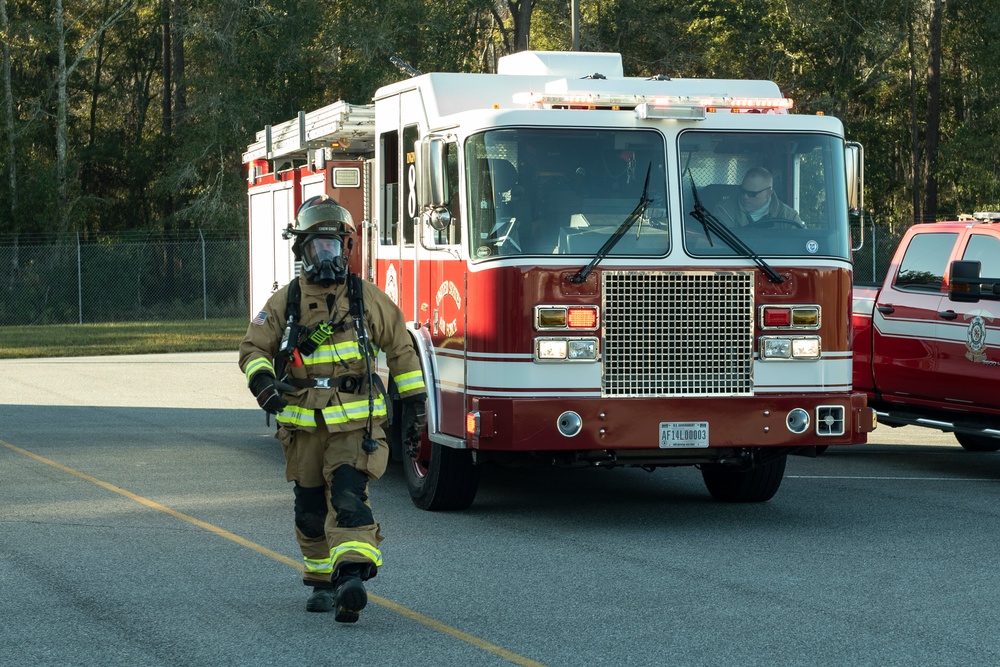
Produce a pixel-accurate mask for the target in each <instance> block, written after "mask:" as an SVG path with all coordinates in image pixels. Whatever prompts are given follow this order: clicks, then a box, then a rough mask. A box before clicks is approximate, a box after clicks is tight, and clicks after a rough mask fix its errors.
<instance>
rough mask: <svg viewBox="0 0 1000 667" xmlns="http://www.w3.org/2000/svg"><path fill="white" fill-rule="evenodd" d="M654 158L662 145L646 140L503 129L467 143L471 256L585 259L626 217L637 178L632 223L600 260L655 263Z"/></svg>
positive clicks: (633, 135) (658, 224) (662, 181)
mask: <svg viewBox="0 0 1000 667" xmlns="http://www.w3.org/2000/svg"><path fill="white" fill-rule="evenodd" d="M664 156H665V149H664V143H663V137H662V135H661V134H660V133H659V132H654V131H649V130H606V129H602V130H597V129H581V128H572V129H566V128H508V129H502V130H490V131H487V132H483V133H481V134H478V135H475V136H472V137H470V138H469V139H468V141H467V142H466V145H465V168H466V175H467V179H466V180H467V183H468V191H467V196H468V202H469V213H470V215H469V216H468V217H469V220H470V224H471V226H472V227H471V233H470V234H469V237H470V239H471V242H472V248H471V251H472V256H473V257H478V258H489V257H494V256H497V255H534V254H545V255H551V254H560V255H581V256H588V257H594V256H595V255H596V254H597V253H598V252H599V251H600V250H601V248H602V247H604V246H605V244H606V243H607V242H608V240H609V239H611V238H612V237H613V236H614V235H615V233H616V232H617V231H618V230H619V229H620V227H621V225H622V221H623V220H625V219H626V218H628V217H629V215H630V214H631V213H633V211H635V210H636V202H637V201H639V200H640V199H641V198H642V196H643V188H644V185H645V183H646V178H647V174H648V175H649V184H648V187H647V188H646V199H648V200H649V201H648V203H647V205H646V206H645V207H644V208H643V210H642V212H641V216H642V217H641V220H639V221H637V222H636V224H635V226H634V227H633V228H632V229H633V232H632V233H629V234H626V235H625V236H623V237H622V238H620V239H619V240H618V241H617V242H616V243H615V244H614V245H613V246H612V247H610V250H608V251H607V254H608V255H611V256H615V255H628V256H663V255H665V254H666V253H667V251H668V250H669V235H668V233H667V215H666V204H665V196H664V193H665V192H666V170H665V169H664ZM640 223H641V224H640ZM636 230H637V233H636Z"/></svg>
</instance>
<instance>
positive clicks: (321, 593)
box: [306, 587, 334, 612]
mask: <svg viewBox="0 0 1000 667" xmlns="http://www.w3.org/2000/svg"><path fill="white" fill-rule="evenodd" d="M333 593H334V591H333V589H332V588H317V587H314V588H313V592H312V595H310V596H309V599H308V600H306V611H317V612H324V611H333Z"/></svg>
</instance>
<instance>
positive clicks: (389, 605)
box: [0, 440, 545, 667]
mask: <svg viewBox="0 0 1000 667" xmlns="http://www.w3.org/2000/svg"><path fill="white" fill-rule="evenodd" d="M0 445H3V446H4V447H6V448H7V449H9V450H11V451H14V452H17V453H18V454H22V455H24V456H27V457H28V458H31V459H34V460H36V461H38V462H39V463H44V464H45V465H48V466H52V467H53V468H56V469H57V470H61V471H63V472H65V473H67V474H69V475H73V476H74V477H79V478H80V479H82V480H85V481H87V482H90V483H91V484H95V485H97V486H99V487H101V488H102V489H106V490H108V491H111V492H112V493H117V494H118V495H120V496H124V497H126V498H128V499H129V500H134V501H135V502H137V503H139V504H140V505H145V506H146V507H148V508H150V509H154V510H157V511H158V512H163V513H164V514H169V515H170V516H172V517H174V518H175V519H180V520H181V521H186V522H188V523H190V524H192V525H195V526H198V527H199V528H202V529H204V530H207V531H208V532H210V533H212V534H214V535H218V536H219V537H224V538H226V539H227V540H230V541H232V542H235V543H236V544H239V545H240V546H243V547H246V548H248V549H252V550H253V551H256V552H257V553H259V554H262V555H264V556H267V557H268V558H270V559H272V560H276V561H278V562H279V563H284V564H285V565H288V566H289V567H293V568H295V569H296V570H298V571H299V572H302V571H303V567H302V564H301V563H299V562H298V561H296V560H294V559H292V558H289V557H288V556H284V555H282V554H279V553H278V552H276V551H271V550H270V549H268V548H267V547H265V546H262V545H260V544H257V543H256V542H251V541H250V540H248V539H246V538H243V537H240V536H239V535H237V534H235V533H230V532H229V531H228V530H225V529H223V528H219V527H218V526H215V525H212V524H210V523H206V522H204V521H202V520H200V519H196V518H194V517H193V516H190V515H188V514H184V513H183V512H178V511H177V510H175V509H171V508H169V507H167V506H166V505H161V504H160V503H158V502H156V501H154V500H150V499H149V498H143V497H142V496H139V495H136V494H134V493H132V492H131V491H127V490H125V489H123V488H121V487H118V486H115V485H114V484H108V483H107V482H104V481H102V480H99V479H97V478H96V477H91V476H90V475H88V474H86V473H82V472H80V471H79V470H74V469H72V468H68V467H66V466H64V465H62V464H61V463H56V462H55V461H52V460H50V459H47V458H45V457H44V456H39V455H38V454H35V453H34V452H29V451H28V450H26V449H21V448H20V447H17V446H15V445H12V444H10V443H9V442H6V441H4V440H0ZM368 599H369V600H371V601H372V602H374V603H375V604H377V605H380V606H382V607H385V608H386V609H389V610H390V611H394V612H396V613H397V614H399V615H401V616H405V617H406V618H408V619H410V620H411V621H415V622H417V623H420V624H421V625H424V626H426V627H428V628H430V629H432V630H437V631H438V632H442V633H444V634H446V635H449V636H451V637H454V638H455V639H458V640H460V641H463V642H465V643H467V644H470V645H472V646H475V647H476V648H478V649H482V650H483V651H486V652H488V653H492V654H493V655H496V656H498V657H500V658H503V659H504V660H507V661H508V662H511V663H513V664H515V665H521V666H522V667H545V665H544V664H543V663H540V662H537V661H535V660H531V659H530V658H525V657H524V656H521V655H518V654H517V653H514V652H513V651H508V650H507V649H505V648H503V647H501V646H497V645H496V644H492V643H490V642H488V641H486V640H485V639H480V638H479V637H476V636H475V635H470V634H469V633H467V632H462V631H461V630H459V629H457V628H453V627H451V626H450V625H446V624H444V623H442V622H440V621H438V620H436V619H434V618H431V617H430V616H426V615H424V614H421V613H420V612H418V611H413V610H412V609H409V608H407V607H404V606H403V605H400V604H396V603H395V602H393V601H391V600H387V599H385V598H383V597H380V596H378V595H369V596H368Z"/></svg>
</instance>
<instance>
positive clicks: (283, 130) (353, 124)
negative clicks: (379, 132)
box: [243, 101, 375, 164]
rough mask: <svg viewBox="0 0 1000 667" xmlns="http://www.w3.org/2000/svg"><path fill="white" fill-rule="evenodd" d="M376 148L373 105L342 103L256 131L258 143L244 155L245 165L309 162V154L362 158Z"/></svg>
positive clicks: (251, 145) (301, 114) (302, 113)
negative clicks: (299, 160)
mask: <svg viewBox="0 0 1000 667" xmlns="http://www.w3.org/2000/svg"><path fill="white" fill-rule="evenodd" d="M374 146H375V107H374V105H364V104H348V103H347V102H344V101H340V102H334V103H333V104H330V105H328V106H325V107H322V108H321V109H316V110H315V111H310V112H309V113H306V112H305V111H300V112H299V115H298V117H296V118H293V119H292V120H289V121H285V122H284V123H279V124H277V125H273V126H272V125H267V126H265V127H264V129H263V130H261V131H259V132H257V137H256V141H255V142H254V143H252V144H250V145H249V146H248V147H247V151H246V152H245V153H244V154H243V164H249V163H251V162H253V161H254V160H268V161H278V162H280V161H289V160H292V159H294V158H299V159H303V158H305V159H308V160H309V162H312V161H313V160H312V159H309V158H310V151H313V152H315V151H321V150H322V151H323V154H324V158H325V157H334V156H336V155H363V154H366V153H371V152H372V151H373V150H374Z"/></svg>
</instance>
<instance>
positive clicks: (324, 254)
mask: <svg viewBox="0 0 1000 667" xmlns="http://www.w3.org/2000/svg"><path fill="white" fill-rule="evenodd" d="M342 248H343V246H342V245H341V242H340V239H339V238H326V237H316V238H314V239H312V240H310V241H309V242H308V243H306V248H305V255H306V262H307V263H308V264H311V265H312V266H320V265H321V264H323V263H324V262H333V261H334V260H336V259H337V258H338V257H340V254H341V250H342Z"/></svg>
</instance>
